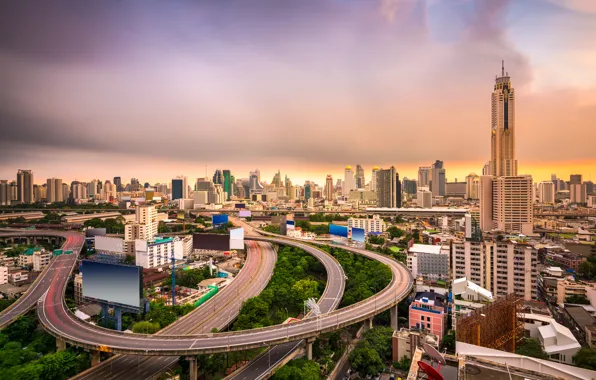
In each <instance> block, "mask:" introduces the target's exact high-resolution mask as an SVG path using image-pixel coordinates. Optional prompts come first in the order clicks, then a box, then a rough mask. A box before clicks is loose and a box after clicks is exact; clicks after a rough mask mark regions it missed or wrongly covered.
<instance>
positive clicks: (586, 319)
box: [565, 304, 594, 330]
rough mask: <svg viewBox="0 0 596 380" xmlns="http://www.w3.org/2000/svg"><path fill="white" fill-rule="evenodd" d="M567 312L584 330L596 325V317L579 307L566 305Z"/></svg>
mask: <svg viewBox="0 0 596 380" xmlns="http://www.w3.org/2000/svg"><path fill="white" fill-rule="evenodd" d="M565 311H566V312H567V313H568V314H569V315H570V316H571V318H573V320H574V321H575V323H576V324H577V325H578V326H579V327H580V328H581V329H582V330H585V328H586V326H590V325H592V324H594V317H592V316H591V315H590V313H588V312H587V311H586V309H584V308H583V307H581V306H579V305H571V304H565Z"/></svg>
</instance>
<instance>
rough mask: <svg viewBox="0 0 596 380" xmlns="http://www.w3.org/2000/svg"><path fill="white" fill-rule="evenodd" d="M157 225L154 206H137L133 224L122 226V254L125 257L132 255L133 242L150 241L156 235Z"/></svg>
mask: <svg viewBox="0 0 596 380" xmlns="http://www.w3.org/2000/svg"><path fill="white" fill-rule="evenodd" d="M158 225H159V221H158V220H157V210H156V209H155V206H151V205H142V206H138V207H137V209H136V215H135V221H134V223H128V224H126V225H125V226H124V252H125V253H126V254H127V255H134V253H135V240H138V239H140V240H144V241H148V240H152V239H153V238H154V237H155V235H157V227H158Z"/></svg>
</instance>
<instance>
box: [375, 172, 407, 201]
mask: <svg viewBox="0 0 596 380" xmlns="http://www.w3.org/2000/svg"><path fill="white" fill-rule="evenodd" d="M377 207H389V208H396V207H401V182H400V181H399V173H398V172H397V171H396V170H395V167H393V166H392V167H391V168H389V169H380V170H379V171H378V172H377Z"/></svg>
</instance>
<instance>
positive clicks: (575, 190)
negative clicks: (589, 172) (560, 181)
mask: <svg viewBox="0 0 596 380" xmlns="http://www.w3.org/2000/svg"><path fill="white" fill-rule="evenodd" d="M587 201H588V199H587V191H586V185H585V184H584V183H581V182H580V183H569V202H571V203H586V202H587Z"/></svg>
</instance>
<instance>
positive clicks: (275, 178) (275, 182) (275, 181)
mask: <svg viewBox="0 0 596 380" xmlns="http://www.w3.org/2000/svg"><path fill="white" fill-rule="evenodd" d="M271 184H272V185H273V186H275V188H276V189H277V188H279V187H281V173H280V172H279V170H278V171H277V173H275V174H274V175H273V180H272V181H271Z"/></svg>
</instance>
